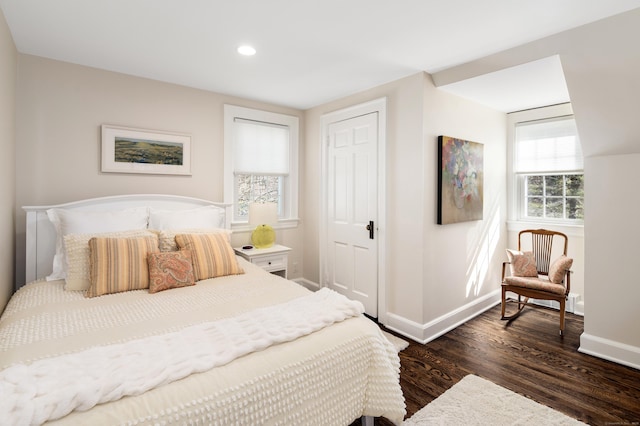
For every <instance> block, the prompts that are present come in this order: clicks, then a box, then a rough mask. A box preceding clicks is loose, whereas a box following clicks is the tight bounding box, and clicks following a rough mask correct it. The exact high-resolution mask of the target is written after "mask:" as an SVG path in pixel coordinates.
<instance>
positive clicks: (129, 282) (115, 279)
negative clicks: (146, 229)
mask: <svg viewBox="0 0 640 426" xmlns="http://www.w3.org/2000/svg"><path fill="white" fill-rule="evenodd" d="M158 251H159V249H158V237H157V236H155V235H154V236H149V237H140V238H100V237H94V238H91V239H90V240H89V252H90V255H89V256H90V257H89V259H90V264H91V270H90V281H91V285H90V287H89V289H88V290H87V292H86V293H85V295H86V296H87V297H95V296H102V295H103V294H111V293H118V292H122V291H129V290H139V289H143V288H149V267H148V264H147V257H148V255H149V253H154V252H158Z"/></svg>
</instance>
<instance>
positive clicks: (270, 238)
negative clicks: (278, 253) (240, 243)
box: [251, 225, 276, 249]
mask: <svg viewBox="0 0 640 426" xmlns="http://www.w3.org/2000/svg"><path fill="white" fill-rule="evenodd" d="M275 242H276V232H275V231H274V230H273V228H272V227H271V226H269V225H258V226H256V229H255V230H254V231H253V233H252V234H251V243H252V244H253V246H254V247H255V248H257V249H264V248H269V247H271V246H272V245H273V243H275Z"/></svg>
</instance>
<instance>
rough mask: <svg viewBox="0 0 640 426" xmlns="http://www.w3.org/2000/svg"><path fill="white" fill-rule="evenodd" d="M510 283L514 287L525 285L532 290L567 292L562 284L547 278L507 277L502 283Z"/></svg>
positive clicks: (524, 286)
mask: <svg viewBox="0 0 640 426" xmlns="http://www.w3.org/2000/svg"><path fill="white" fill-rule="evenodd" d="M505 284H506V285H510V286H514V287H523V288H528V289H531V290H540V291H546V292H547V293H553V294H557V295H560V296H562V295H563V294H564V293H565V287H564V285H562V284H555V283H552V282H551V281H549V280H547V279H546V278H532V277H505V279H504V282H503V283H502V285H505Z"/></svg>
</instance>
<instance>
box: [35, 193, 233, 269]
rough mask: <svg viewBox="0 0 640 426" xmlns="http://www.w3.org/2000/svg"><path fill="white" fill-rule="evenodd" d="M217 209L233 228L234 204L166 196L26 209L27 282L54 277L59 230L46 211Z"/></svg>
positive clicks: (97, 200) (227, 224)
mask: <svg viewBox="0 0 640 426" xmlns="http://www.w3.org/2000/svg"><path fill="white" fill-rule="evenodd" d="M204 206H216V207H218V208H220V209H221V211H220V214H221V215H223V217H224V224H225V228H227V229H229V228H230V227H231V204H224V203H215V202H212V201H207V200H202V199H199V198H191V197H183V196H177V195H163V194H135V195H118V196H111V197H101V198H91V199H86V200H80V201H74V202H71V203H66V204H58V205H51V206H25V207H23V209H24V210H25V211H26V212H27V222H26V264H25V268H26V271H25V279H26V282H31V281H34V280H36V279H39V278H44V277H46V276H47V275H49V274H50V273H51V270H52V265H53V257H54V255H55V251H56V230H55V227H54V226H53V224H52V223H51V221H50V220H49V217H48V216H47V210H48V209H51V208H58V209H68V210H76V211H118V210H122V209H127V208H134V207H150V208H155V209H158V210H187V209H193V208H196V207H204Z"/></svg>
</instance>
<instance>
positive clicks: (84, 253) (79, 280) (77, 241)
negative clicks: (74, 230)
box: [64, 230, 155, 291]
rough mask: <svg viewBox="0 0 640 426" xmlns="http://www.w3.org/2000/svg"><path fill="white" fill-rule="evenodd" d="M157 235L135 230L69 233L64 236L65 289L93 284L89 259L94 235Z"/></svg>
mask: <svg viewBox="0 0 640 426" xmlns="http://www.w3.org/2000/svg"><path fill="white" fill-rule="evenodd" d="M145 236H155V234H154V233H153V232H151V231H143V230H135V231H122V232H105V233H100V234H68V235H65V236H64V249H65V253H66V259H67V277H66V278H65V283H64V289H65V290H71V291H77V290H86V289H88V288H89V286H90V285H91V279H90V278H91V263H90V261H89V255H90V251H89V240H90V239H91V238H93V237H102V238H132V237H145Z"/></svg>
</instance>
